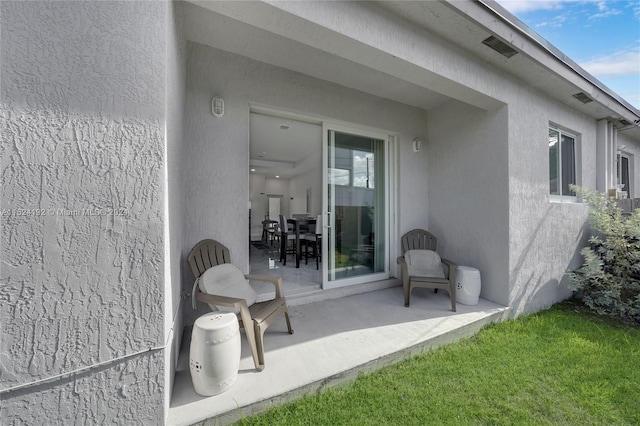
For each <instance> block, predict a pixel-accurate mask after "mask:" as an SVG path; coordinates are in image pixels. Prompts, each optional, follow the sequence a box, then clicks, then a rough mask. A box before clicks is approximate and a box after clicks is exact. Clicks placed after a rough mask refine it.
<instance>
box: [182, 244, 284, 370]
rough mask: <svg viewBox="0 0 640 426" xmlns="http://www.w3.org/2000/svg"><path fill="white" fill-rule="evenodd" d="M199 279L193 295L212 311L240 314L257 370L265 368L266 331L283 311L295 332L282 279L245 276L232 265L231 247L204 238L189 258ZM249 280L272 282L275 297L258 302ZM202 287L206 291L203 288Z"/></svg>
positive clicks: (195, 275)
mask: <svg viewBox="0 0 640 426" xmlns="http://www.w3.org/2000/svg"><path fill="white" fill-rule="evenodd" d="M187 261H188V262H189V267H190V268H191V272H193V276H194V277H195V278H196V284H195V285H194V289H193V293H192V297H193V303H194V308H195V300H198V301H200V302H203V303H207V304H208V305H209V306H210V307H211V308H212V309H213V310H218V309H219V310H228V311H229V310H230V311H233V312H235V313H236V314H237V316H238V322H239V324H240V327H241V328H244V329H245V334H246V336H247V340H248V341H249V347H250V348H251V354H252V356H253V363H254V364H255V367H256V370H258V371H262V370H263V369H264V366H265V363H264V343H263V342H264V332H265V330H266V329H267V328H268V327H269V326H270V325H271V323H273V322H274V321H275V320H276V319H277V318H279V317H280V315H282V314H284V317H285V319H286V321H287V329H288V330H289V334H293V329H292V328H291V321H290V320H289V310H288V308H287V302H286V300H285V297H284V292H283V291H282V279H281V278H280V277H275V276H267V275H251V274H249V275H244V274H243V273H242V271H240V270H239V269H238V268H237V267H235V266H233V265H232V264H231V257H230V255H229V249H228V248H227V247H225V246H224V245H223V244H221V243H219V242H218V241H215V240H202V241H200V242H199V243H198V244H196V245H195V247H193V249H192V250H191V252H190V253H189V256H188V257H187ZM248 280H256V281H264V282H270V283H272V284H273V286H274V287H275V290H276V296H275V299H273V300H269V301H266V302H259V303H256V299H257V294H256V292H255V290H253V288H252V287H251V285H250V284H249V281H248ZM202 289H204V290H206V291H202Z"/></svg>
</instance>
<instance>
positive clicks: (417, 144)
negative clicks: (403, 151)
mask: <svg viewBox="0 0 640 426" xmlns="http://www.w3.org/2000/svg"><path fill="white" fill-rule="evenodd" d="M421 149H422V141H421V140H420V139H418V138H415V139H414V140H413V152H420V150H421Z"/></svg>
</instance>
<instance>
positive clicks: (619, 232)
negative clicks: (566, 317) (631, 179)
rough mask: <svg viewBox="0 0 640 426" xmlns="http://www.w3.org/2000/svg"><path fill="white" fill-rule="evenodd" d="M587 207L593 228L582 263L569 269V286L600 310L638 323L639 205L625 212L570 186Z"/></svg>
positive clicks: (639, 281)
mask: <svg viewBox="0 0 640 426" xmlns="http://www.w3.org/2000/svg"><path fill="white" fill-rule="evenodd" d="M572 190H574V191H575V192H576V194H577V195H578V196H579V197H581V198H582V199H583V200H584V201H585V203H586V204H587V205H588V207H589V220H588V223H589V225H590V226H591V228H592V229H593V231H594V232H593V234H594V235H593V236H592V237H591V238H590V239H589V246H588V247H585V248H583V249H582V251H581V253H582V255H583V256H584V264H583V265H582V267H581V268H580V269H578V270H577V271H575V272H569V275H570V278H571V288H572V290H574V291H576V292H577V293H576V296H577V297H578V298H579V299H581V300H582V301H583V303H584V304H585V305H587V306H588V307H590V308H591V309H592V310H594V311H596V312H597V313H599V314H604V315H609V316H613V317H618V318H621V319H623V320H626V321H632V322H634V323H636V324H640V209H636V210H635V211H634V212H633V213H632V214H631V215H624V214H623V213H622V211H621V209H620V208H619V206H618V205H617V203H616V202H615V201H614V200H609V199H607V197H606V196H605V195H604V194H602V193H598V192H593V191H590V190H588V189H585V188H580V187H576V186H572Z"/></svg>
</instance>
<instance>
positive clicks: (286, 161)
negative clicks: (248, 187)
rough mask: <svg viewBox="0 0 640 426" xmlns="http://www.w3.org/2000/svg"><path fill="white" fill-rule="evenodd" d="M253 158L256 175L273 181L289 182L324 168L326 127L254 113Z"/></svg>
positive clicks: (251, 150)
mask: <svg viewBox="0 0 640 426" xmlns="http://www.w3.org/2000/svg"><path fill="white" fill-rule="evenodd" d="M249 158H250V161H249V164H250V166H251V169H252V173H260V174H264V175H266V176H267V177H269V178H275V177H276V176H279V178H281V179H287V178H291V177H293V176H297V175H299V174H301V173H305V172H307V171H309V170H311V169H313V168H314V167H320V165H321V164H322V125H320V124H319V123H309V122H304V121H298V120H293V119H288V118H281V117H277V116H272V115H266V114H262V113H255V112H252V113H251V116H250V124H249ZM254 170H255V171H254Z"/></svg>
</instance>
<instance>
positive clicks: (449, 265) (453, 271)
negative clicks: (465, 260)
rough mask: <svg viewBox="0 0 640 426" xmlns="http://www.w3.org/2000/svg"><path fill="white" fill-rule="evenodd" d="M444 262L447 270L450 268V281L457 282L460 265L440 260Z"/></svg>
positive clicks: (447, 260)
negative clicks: (457, 270) (457, 271)
mask: <svg viewBox="0 0 640 426" xmlns="http://www.w3.org/2000/svg"><path fill="white" fill-rule="evenodd" d="M440 260H441V261H442V263H444V264H445V265H447V268H449V270H448V274H447V275H448V279H449V280H455V278H456V269H457V268H458V264H457V263H455V262H453V261H451V260H449V259H444V258H442V259H440Z"/></svg>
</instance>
